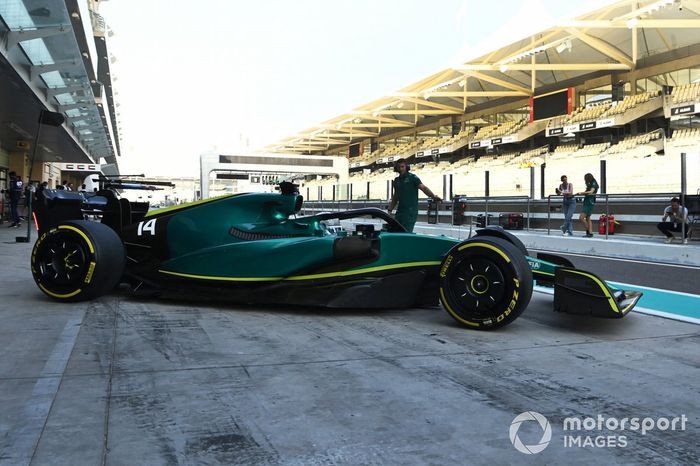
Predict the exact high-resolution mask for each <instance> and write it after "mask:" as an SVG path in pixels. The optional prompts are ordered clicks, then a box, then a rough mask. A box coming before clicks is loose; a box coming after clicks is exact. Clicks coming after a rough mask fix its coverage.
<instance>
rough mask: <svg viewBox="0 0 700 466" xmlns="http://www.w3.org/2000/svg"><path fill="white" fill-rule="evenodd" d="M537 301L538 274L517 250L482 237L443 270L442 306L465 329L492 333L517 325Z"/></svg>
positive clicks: (457, 250) (454, 252)
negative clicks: (534, 288)
mask: <svg viewBox="0 0 700 466" xmlns="http://www.w3.org/2000/svg"><path fill="white" fill-rule="evenodd" d="M531 296H532V271H531V270H530V266H529V264H528V262H527V260H526V259H525V256H524V255H523V253H522V252H521V251H520V250H519V249H518V247H517V246H515V245H514V244H512V243H510V242H508V241H506V240H504V239H502V238H498V237H489V236H477V237H474V238H471V239H469V240H467V241H464V242H462V243H460V244H458V245H456V246H454V247H453V248H452V249H451V250H450V251H449V252H448V253H447V255H446V256H445V258H444V259H443V261H442V265H441V266H440V301H441V302H442V305H443V306H444V307H445V309H446V310H447V312H448V313H449V314H450V315H451V316H452V317H453V318H454V319H455V320H457V322H459V323H461V324H462V325H464V326H466V327H469V328H473V329H478V330H490V329H495V328H500V327H503V326H505V325H508V324H509V323H511V322H513V321H514V320H515V319H516V318H517V317H518V316H519V315H520V314H521V313H522V312H523V310H525V308H526V307H527V305H528V303H529V302H530V297H531Z"/></svg>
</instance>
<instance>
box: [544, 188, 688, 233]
mask: <svg viewBox="0 0 700 466" xmlns="http://www.w3.org/2000/svg"><path fill="white" fill-rule="evenodd" d="M575 197H577V198H580V197H585V196H575ZM595 197H596V201H597V199H598V198H604V199H605V227H604V229H605V239H608V237H609V235H610V199H621V200H622V199H624V200H627V199H634V200H650V201H659V200H666V201H667V200H669V199H671V198H673V197H678V198H679V199H682V197H684V196H683V195H682V194H681V193H654V194H596V195H595ZM553 198H554V199H563V198H564V196H562V195H559V194H551V195H549V196H547V234H548V235H551V220H552V199H553ZM681 205H684V204H683V203H681ZM591 221H592V219H591ZM681 235H682V237H683V238H685V222H683V225H682V227H681Z"/></svg>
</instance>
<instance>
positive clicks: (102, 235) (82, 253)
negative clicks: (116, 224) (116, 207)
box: [31, 220, 125, 301]
mask: <svg viewBox="0 0 700 466" xmlns="http://www.w3.org/2000/svg"><path fill="white" fill-rule="evenodd" d="M31 260H32V275H33V276H34V281H35V282H36V284H37V285H38V286H39V288H40V289H41V291H43V292H44V293H45V294H47V295H48V296H50V297H52V298H54V299H57V300H60V301H82V300H85V299H91V298H96V297H98V296H101V295H102V294H104V293H107V292H109V291H111V290H112V289H114V287H115V286H116V285H117V284H118V283H119V279H120V278H121V276H122V273H123V272H124V262H125V255H124V245H123V244H122V241H121V239H120V238H119V236H118V235H117V233H115V232H114V230H112V229H111V228H109V227H108V226H106V225H103V224H101V223H97V222H88V221H83V220H74V221H69V222H64V223H61V224H59V225H58V226H56V227H55V228H52V229H51V230H49V231H47V232H46V233H44V234H42V235H41V236H40V237H39V239H37V241H36V244H34V249H33V250H32V258H31Z"/></svg>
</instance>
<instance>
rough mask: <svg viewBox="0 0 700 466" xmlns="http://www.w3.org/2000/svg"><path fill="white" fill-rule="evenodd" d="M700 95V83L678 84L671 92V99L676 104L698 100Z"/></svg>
mask: <svg viewBox="0 0 700 466" xmlns="http://www.w3.org/2000/svg"><path fill="white" fill-rule="evenodd" d="M699 96H700V83H690V84H683V85H681V86H676V87H674V88H673V92H671V100H672V101H673V103H674V104H682V103H685V102H692V101H694V100H697V99H698V97H699Z"/></svg>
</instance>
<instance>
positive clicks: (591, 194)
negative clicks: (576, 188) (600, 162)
mask: <svg viewBox="0 0 700 466" xmlns="http://www.w3.org/2000/svg"><path fill="white" fill-rule="evenodd" d="M583 180H584V181H585V182H586V190H585V191H583V192H580V193H577V194H576V195H577V196H584V198H583V209H582V212H581V215H579V220H580V221H581V224H582V225H583V226H584V228H585V229H586V234H585V235H584V236H585V237H586V238H593V221H592V220H591V214H592V213H593V207H594V206H595V195H596V193H597V192H598V189H600V186H598V182H597V181H596V180H595V178H594V177H593V175H591V174H590V173H586V174H585V175H584V176H583Z"/></svg>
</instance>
